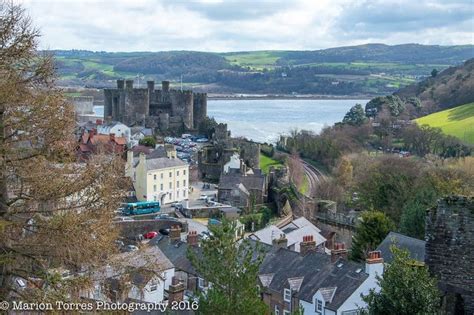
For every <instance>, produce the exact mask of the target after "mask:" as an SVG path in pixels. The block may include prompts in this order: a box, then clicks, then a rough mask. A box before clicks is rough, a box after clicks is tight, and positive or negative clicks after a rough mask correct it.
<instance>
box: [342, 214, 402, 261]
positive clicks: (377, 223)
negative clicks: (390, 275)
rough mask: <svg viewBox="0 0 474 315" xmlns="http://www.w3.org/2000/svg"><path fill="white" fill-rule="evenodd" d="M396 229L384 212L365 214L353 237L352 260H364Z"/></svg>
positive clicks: (360, 219)
mask: <svg viewBox="0 0 474 315" xmlns="http://www.w3.org/2000/svg"><path fill="white" fill-rule="evenodd" d="M394 229H395V225H394V224H393V222H392V220H390V219H389V218H388V217H387V216H386V215H385V214H384V213H383V212H380V211H365V212H363V213H362V215H361V216H360V217H359V222H358V223H357V226H356V230H355V233H354V236H353V240H352V249H351V253H350V258H351V259H352V260H356V261H362V260H364V259H365V258H366V257H367V254H368V252H370V251H372V250H374V249H375V248H377V246H378V245H379V244H380V242H382V241H383V239H384V238H385V237H386V236H387V234H388V233H389V232H390V231H393V230H394Z"/></svg>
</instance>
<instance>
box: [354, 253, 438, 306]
mask: <svg viewBox="0 0 474 315" xmlns="http://www.w3.org/2000/svg"><path fill="white" fill-rule="evenodd" d="M390 249H391V251H392V253H393V261H392V262H391V263H390V264H387V265H386V267H385V271H384V273H383V277H379V276H377V282H378V284H379V285H380V291H379V292H376V291H375V290H374V289H371V290H370V292H369V294H368V295H366V296H363V297H362V299H363V300H364V301H365V302H366V303H367V305H368V308H367V310H365V311H364V312H363V313H365V314H369V315H372V314H373V315H378V314H401V315H405V314H406V315H408V314H417V315H422V314H437V311H438V309H439V302H440V296H439V291H438V289H437V284H436V279H435V278H433V277H431V276H430V274H429V272H428V268H427V267H426V266H424V265H423V264H422V263H420V262H418V261H415V260H413V259H411V258H410V256H409V253H408V251H406V250H402V249H400V248H398V247H396V246H392V247H391V248H390Z"/></svg>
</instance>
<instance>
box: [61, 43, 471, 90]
mask: <svg viewBox="0 0 474 315" xmlns="http://www.w3.org/2000/svg"><path fill="white" fill-rule="evenodd" d="M52 53H53V54H54V55H55V57H56V65H57V69H58V73H59V75H60V83H61V84H62V85H64V86H88V87H98V88H100V87H105V86H112V85H113V84H114V80H116V79H118V78H135V77H137V76H138V77H139V78H140V80H142V81H143V80H147V79H153V80H164V79H167V80H171V81H175V83H176V82H178V81H180V79H181V78H182V80H183V84H184V85H186V86H187V87H192V88H194V89H196V90H205V91H208V92H215V93H261V94H263V93H267V94H292V93H293V94H294V93H297V94H328V95H351V96H357V95H370V96H375V95H384V94H390V93H393V92H395V91H396V90H398V89H399V88H401V87H404V86H407V85H409V84H411V83H414V82H416V81H418V80H420V79H422V78H424V77H426V76H429V75H430V73H431V71H432V70H433V69H437V70H439V71H441V70H443V69H446V68H448V67H450V66H454V65H457V64H460V63H462V62H463V61H465V60H467V59H469V58H473V57H474V46H472V45H466V46H425V45H417V44H406V45H396V46H388V45H383V44H368V45H361V46H352V47H339V48H330V49H323V50H316V51H254V52H232V53H205V52H194V51H170V52H128V53H127V52H118V53H109V52H91V51H83V50H70V51H64V50H62V51H60V50H57V51H52Z"/></svg>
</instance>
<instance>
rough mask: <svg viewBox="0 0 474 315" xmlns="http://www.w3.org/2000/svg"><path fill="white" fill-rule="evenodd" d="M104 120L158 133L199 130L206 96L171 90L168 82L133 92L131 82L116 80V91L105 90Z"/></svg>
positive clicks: (152, 82)
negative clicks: (158, 88)
mask: <svg viewBox="0 0 474 315" xmlns="http://www.w3.org/2000/svg"><path fill="white" fill-rule="evenodd" d="M104 105H105V106H104V118H105V119H106V120H114V121H120V122H122V123H124V124H126V125H128V126H134V125H139V126H146V127H148V128H157V129H159V130H161V131H184V130H195V129H197V128H199V125H200V124H201V122H202V121H203V120H204V119H205V118H206V116H207V94H206V93H193V92H192V91H189V90H186V91H181V90H171V89H170V83H169V81H163V82H161V90H155V82H154V81H147V87H146V88H134V87H133V80H117V88H115V89H104Z"/></svg>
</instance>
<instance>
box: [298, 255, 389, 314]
mask: <svg viewBox="0 0 474 315" xmlns="http://www.w3.org/2000/svg"><path fill="white" fill-rule="evenodd" d="M338 263H339V264H345V262H343V261H342V260H340V261H339V262H338ZM336 267H337V265H336ZM340 268H342V266H341V267H340ZM383 270H384V265H383V259H382V258H381V254H380V251H374V252H370V253H369V258H367V260H366V263H365V270H362V268H357V269H355V271H354V272H355V273H357V274H362V275H363V276H365V279H364V280H363V282H362V283H355V285H353V286H351V282H350V281H344V278H342V279H339V280H340V281H337V280H336V279H335V281H334V283H331V284H330V286H328V287H321V288H318V289H317V291H316V292H315V293H314V294H313V295H312V297H311V299H309V301H307V300H308V299H307V300H306V301H305V300H303V296H301V297H300V305H301V307H303V309H304V315H358V314H359V309H360V308H365V307H366V306H367V304H366V303H365V302H364V301H363V300H362V297H361V295H367V294H369V291H370V289H375V290H376V291H378V290H380V288H379V286H378V284H377V279H376V276H377V275H379V276H381V275H382V274H383ZM349 276H350V274H349ZM346 280H347V279H346ZM338 284H339V286H338ZM338 290H339V291H341V290H344V291H347V293H345V294H343V298H341V299H337V295H336V293H339V292H338Z"/></svg>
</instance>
